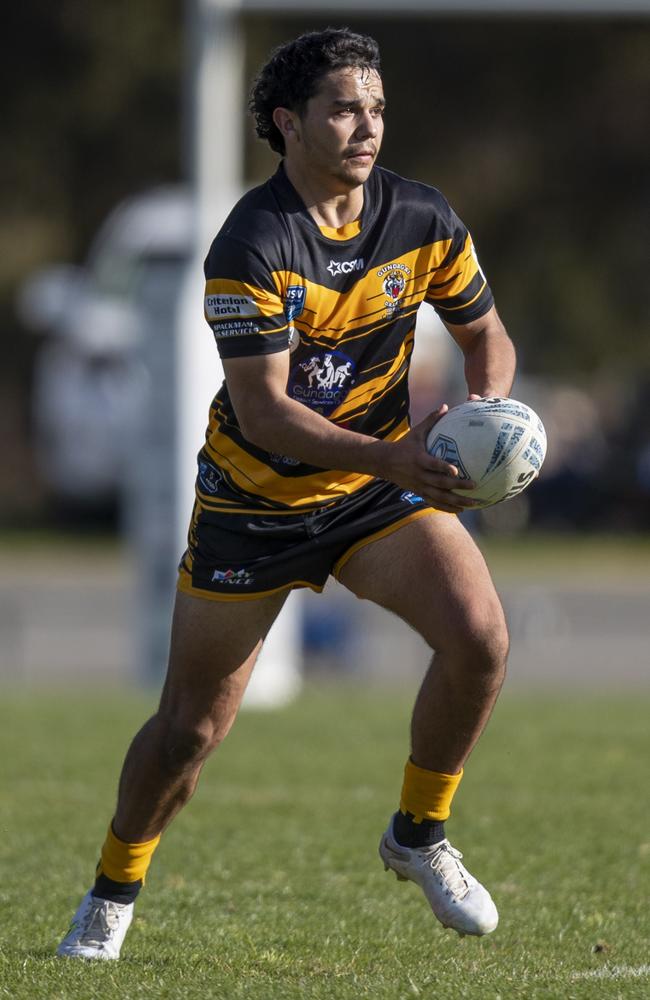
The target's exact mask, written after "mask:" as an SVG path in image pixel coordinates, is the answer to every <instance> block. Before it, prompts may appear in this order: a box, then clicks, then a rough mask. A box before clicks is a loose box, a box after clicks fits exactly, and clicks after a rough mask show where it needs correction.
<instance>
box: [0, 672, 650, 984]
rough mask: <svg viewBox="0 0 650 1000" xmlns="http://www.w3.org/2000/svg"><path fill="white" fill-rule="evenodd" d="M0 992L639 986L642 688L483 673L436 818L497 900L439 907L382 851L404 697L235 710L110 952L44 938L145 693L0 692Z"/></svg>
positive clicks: (76, 871)
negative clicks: (528, 686) (474, 711)
mask: <svg viewBox="0 0 650 1000" xmlns="http://www.w3.org/2000/svg"><path fill="white" fill-rule="evenodd" d="M4 694H5V697H4V698H3V707H2V709H1V710H0V750H1V753H0V760H1V761H2V765H1V766H2V771H3V772H4V773H3V778H2V782H1V784H0V787H1V788H2V790H3V791H2V795H3V798H2V803H1V807H2V808H1V812H0V852H1V855H0V865H1V868H0V870H1V877H0V911H1V912H2V915H3V919H2V930H1V932H0V933H1V938H0V944H1V950H0V997H11V998H18V1000H41V998H47V1000H55V998H66V1000H90V998H95V997H97V998H103V1000H113V998H115V1000H117V998H120V1000H124V998H126V1000H128V998H142V997H146V998H179V1000H180V998H183V1000H185V998H190V1000H195V998H196V1000H199V998H201V1000H203V998H219V1000H221V998H223V1000H230V998H240V997H241V998H244V997H245V998H247V1000H276V998H277V1000H280V998H281V1000H285V998H286V1000H293V998H296V1000H297V998H301V1000H302V998H310V1000H311V998H314V1000H325V998H328V1000H329V998H332V1000H348V998H349V1000H352V998H354V1000H356V998H359V997H368V998H373V1000H375V998H376V1000H402V998H403V1000H406V998H409V1000H411V998H414V997H427V998H433V1000H458V998H470V1000H498V998H500V1000H509V998H522V1000H536V998H542V997H544V998H561V1000H571V998H580V1000H582V998H585V1000H587V998H588V1000H593V998H601V997H612V998H614V997H616V998H618V997H623V998H626V1000H627V998H639V1000H641V998H647V997H648V996H650V948H649V940H650V921H649V917H648V886H649V882H650V879H649V871H648V869H649V867H650V826H649V824H648V804H647V787H648V781H647V776H648V772H647V766H648V750H649V749H650V747H649V739H648V725H647V720H648V715H649V713H650V696H648V695H647V694H646V695H639V694H638V693H637V694H636V695H635V696H632V695H629V696H628V695H624V694H621V695H620V696H616V697H607V698H605V697H603V698H602V699H598V698H591V699H589V700H584V699H582V698H580V697H579V696H577V695H571V696H570V697H560V696H559V695H558V696H557V697H549V696H548V695H544V696H541V697H540V696H536V695H534V694H532V693H530V694H527V695H526V696H520V695H517V696H516V697H514V696H513V697H508V696H507V695H506V696H504V698H503V699H502V701H501V703H500V705H499V707H498V709H497V712H496V714H495V716H494V718H493V720H492V723H491V725H490V727H489V729H488V731H487V733H486V734H485V736H484V738H483V741H482V743H481V744H480V746H479V749H478V750H477V752H476V754H475V756H474V757H473V759H472V761H471V765H470V766H469V767H468V769H467V774H466V777H465V780H464V782H463V786H462V788H461V791H460V793H459V795H458V798H457V804H456V806H455V809H454V816H453V819H452V822H451V823H450V824H449V832H450V835H451V836H452V839H453V840H454V841H455V842H456V843H457V844H458V845H459V846H460V847H461V848H462V849H463V850H464V852H465V855H466V860H467V862H468V865H469V867H470V869H471V870H473V871H474V872H475V873H476V874H477V875H478V876H479V877H480V878H481V879H482V880H483V881H484V882H485V883H486V884H487V885H488V886H489V887H490V889H491V890H492V892H493V895H494V897H495V899H496V901H497V904H498V906H499V908H500V912H501V924H500V926H499V928H498V930H497V931H496V932H495V933H494V934H493V935H491V936H489V937H488V938H484V939H480V940H479V939H471V938H465V939H463V940H461V939H460V938H458V937H457V936H456V935H455V934H453V933H452V932H450V931H444V930H443V929H442V928H441V927H440V926H439V925H438V924H437V923H436V921H435V920H434V918H433V917H432V916H431V914H430V913H429V911H428V908H427V905H426V903H425V901H424V899H423V897H422V896H421V895H420V893H419V890H418V889H417V888H416V887H415V886H413V885H411V884H402V883H398V882H397V881H396V880H395V879H394V878H393V876H392V875H386V874H385V873H384V872H383V869H382V867H381V864H380V862H379V859H378V857H377V854H376V846H377V842H378V840H379V836H380V833H381V832H382V830H383V828H384V826H385V823H386V820H387V817H388V815H389V813H390V811H391V810H392V809H393V808H394V805H395V801H396V797H397V795H398V791H399V785H400V781H401V771H402V767H403V762H404V756H405V752H406V731H407V724H408V714H409V701H410V697H407V696H405V695H402V694H397V695H396V693H395V691H393V690H386V689H384V690H377V691H370V692H363V691H362V690H360V689H359V688H357V687H331V688H328V687H325V688H310V689H308V690H307V692H306V694H305V695H304V696H303V697H302V698H301V699H300V700H299V701H298V702H297V703H295V704H294V705H292V706H291V707H290V708H288V709H286V710H283V711H281V712H276V713H269V714H260V713H252V712H251V713H246V714H243V715H242V716H241V718H240V720H239V722H238V723H237V725H236V727H235V730H234V731H233V733H232V735H231V736H230V737H229V739H228V741H227V743H226V745H225V746H224V747H223V748H222V750H221V751H220V752H219V753H218V754H217V755H216V756H215V757H214V758H213V759H212V760H211V761H210V762H209V764H208V765H207V767H206V771H205V773H204V776H203V779H202V783H201V786H200V787H199V791H198V793H197V796H196V797H195V799H194V801H193V802H192V803H191V804H190V805H189V807H188V808H187V810H186V811H185V812H184V813H183V814H182V815H181V816H180V817H179V818H178V819H177V821H176V822H175V823H174V825H173V826H172V827H171V828H170V830H169V831H168V833H167V834H166V836H165V838H164V839H163V843H162V845H161V847H160V849H159V851H158V853H157V855H156V858H155V861H154V864H153V866H152V869H151V873H150V875H149V879H148V883H147V889H146V891H145V892H144V893H143V894H142V896H141V898H140V900H139V901H138V905H137V916H136V919H135V921H134V924H133V927H132V929H131V931H130V932H129V936H128V937H127V942H126V944H125V946H124V951H123V959H122V960H121V961H120V962H119V963H105V964H86V963H77V962H64V961H62V960H58V959H55V958H54V957H53V952H54V949H55V947H56V944H57V942H58V940H59V939H60V937H61V936H62V934H63V932H64V931H65V930H66V928H67V924H68V921H69V918H70V916H71V914H72V911H73V909H74V908H75V907H76V905H77V903H78V901H79V899H80V897H81V895H82V893H83V892H84V891H85V890H86V888H87V887H88V885H89V882H90V880H91V874H92V869H93V865H94V861H95V859H96V856H97V853H98V847H99V845H100V843H101V841H102V839H103V835H104V830H105V827H106V824H107V822H108V820H109V818H110V814H111V809H112V804H113V799H114V788H115V781H116V777H117V774H118V771H119V767H120V762H121V758H122V756H123V753H124V750H125V747H126V742H127V740H128V738H129V736H130V735H131V734H132V732H133V731H134V729H135V728H136V727H137V725H138V724H139V722H140V721H141V720H142V719H143V718H144V717H145V715H146V713H147V711H148V710H149V708H150V706H151V704H152V702H153V698H147V697H145V696H144V695H142V694H131V695H127V694H125V695H119V696H118V695H115V694H114V693H113V694H110V695H107V696H106V697H100V696H98V695H96V694H95V695H93V694H92V693H91V694H84V693H83V692H78V693H76V694H73V695H72V696H71V697H70V699H69V701H68V702H67V703H66V702H64V700H63V698H62V696H61V695H60V694H55V693H48V694H42V693H33V694H30V695H27V694H24V693H23V694H17V693H15V692H9V693H8V692H5V693H4Z"/></svg>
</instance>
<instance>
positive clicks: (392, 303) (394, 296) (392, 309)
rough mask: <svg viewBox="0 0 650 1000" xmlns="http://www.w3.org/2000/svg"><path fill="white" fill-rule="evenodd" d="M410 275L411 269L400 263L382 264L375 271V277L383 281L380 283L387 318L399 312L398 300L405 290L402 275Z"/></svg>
mask: <svg viewBox="0 0 650 1000" xmlns="http://www.w3.org/2000/svg"><path fill="white" fill-rule="evenodd" d="M410 273H411V268H410V267H409V266H408V265H407V264H401V263H399V264H384V266H383V267H380V268H379V270H378V271H377V277H378V278H383V279H384V280H383V281H382V288H383V289H384V295H385V296H386V301H385V303H384V305H385V306H386V315H387V316H388V317H389V318H390V317H391V316H394V315H395V313H397V312H399V308H400V301H399V300H400V299H401V297H402V295H403V294H404V291H405V290H406V278H405V277H404V275H409V274H410Z"/></svg>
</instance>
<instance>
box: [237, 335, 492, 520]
mask: <svg viewBox="0 0 650 1000" xmlns="http://www.w3.org/2000/svg"><path fill="white" fill-rule="evenodd" d="M289 356H290V355H289V351H280V352H277V353H274V354H265V355H258V356H251V357H244V358H224V359H223V367H224V371H225V375H226V383H227V385H228V393H229V395H230V399H231V402H232V405H233V407H234V410H235V413H236V415H237V420H238V423H239V426H240V428H241V431H242V433H243V435H244V437H246V438H247V440H249V441H250V442H251V443H252V444H255V445H257V446H258V447H259V448H264V449H265V450H266V451H272V452H280V453H281V454H283V455H289V456H290V457H291V458H296V459H298V460H299V461H301V462H306V463H307V464H309V465H315V466H318V467H320V468H324V469H341V470H343V471H351V472H359V473H365V474H368V475H371V476H376V477H378V478H381V479H386V480H388V481H389V482H392V483H396V484H397V485H398V486H402V487H403V488H404V489H407V490H411V491H412V492H414V493H418V494H419V495H420V496H422V497H424V499H425V500H427V501H428V502H429V503H430V504H431V505H432V506H434V507H436V508H438V509H439V510H445V511H449V512H451V513H460V512H461V511H462V510H465V509H467V507H471V506H472V502H471V501H470V500H468V499H466V498H461V497H459V496H457V495H456V494H454V493H451V492H450V490H452V489H458V488H461V489H462V488H465V489H470V488H471V486H472V485H474V484H469V483H467V482H463V483H461V482H459V481H458V472H457V470H456V469H455V468H454V467H453V466H452V465H449V464H448V463H447V462H443V461H442V460H440V459H437V458H432V457H431V456H430V455H429V454H428V453H427V451H426V448H425V440H426V436H427V434H428V432H429V430H430V429H431V427H432V426H433V424H434V423H435V422H436V420H437V419H439V418H440V416H442V414H443V413H444V412H445V408H443V407H441V408H440V410H437V411H435V412H434V413H432V414H430V415H429V416H428V417H427V418H426V419H425V420H423V421H422V423H420V424H418V426H417V427H414V428H412V429H411V430H410V431H409V433H408V434H406V435H405V436H404V437H403V438H401V439H400V440H399V441H382V440H379V439H377V438H373V437H369V436H368V435H366V434H358V433H356V432H354V431H349V430H346V429H345V428H343V427H338V426H337V425H336V424H334V423H333V422H332V421H330V420H327V419H326V418H325V417H323V416H321V415H320V414H319V413H316V412H315V411H313V410H311V409H309V407H307V406H304V405H303V404H302V403H299V402H297V401H296V400H294V399H291V398H290V397H289V396H288V395H287V392H286V387H287V380H288V377H289Z"/></svg>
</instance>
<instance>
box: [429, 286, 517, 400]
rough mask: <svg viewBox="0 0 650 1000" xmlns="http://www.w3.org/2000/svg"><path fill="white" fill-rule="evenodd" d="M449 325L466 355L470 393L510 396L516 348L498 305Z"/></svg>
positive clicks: (475, 394) (466, 370)
mask: <svg viewBox="0 0 650 1000" xmlns="http://www.w3.org/2000/svg"><path fill="white" fill-rule="evenodd" d="M445 326H446V327H447V329H448V330H449V332H450V334H451V335H452V337H453V338H454V340H455V341H456V343H457V344H458V346H459V347H460V349H461V351H462V352H463V355H464V356H465V379H466V381H467V389H468V392H469V394H470V396H508V395H509V394H510V390H511V388H512V382H513V379H514V377H515V366H516V358H515V348H514V345H513V343H512V341H511V340H510V337H509V336H508V333H507V331H506V328H505V326H504V325H503V323H502V322H501V320H500V319H499V315H498V313H497V311H496V308H495V307H494V306H492V308H491V309H489V310H488V312H486V313H485V315H483V316H481V317H479V319H475V320H472V321H471V322H470V323H463V324H459V325H456V324H454V323H449V322H445Z"/></svg>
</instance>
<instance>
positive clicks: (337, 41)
mask: <svg viewBox="0 0 650 1000" xmlns="http://www.w3.org/2000/svg"><path fill="white" fill-rule="evenodd" d="M384 107H385V100H384V93H383V88H382V80H381V75H380V63H379V53H378V48H377V45H376V43H375V42H374V40H373V39H371V38H369V37H367V36H362V35H357V34H353V33H352V32H350V31H349V30H347V29H327V30H326V31H322V32H313V33H309V34H306V35H302V36H301V37H299V38H298V39H296V40H294V41H292V42H290V43H288V44H285V45H283V46H281V47H280V48H278V49H277V50H276V51H275V52H273V53H272V54H271V56H270V58H269V60H268V62H267V64H266V65H265V66H264V67H263V69H262V70H261V72H260V74H259V76H258V78H257V80H256V81H255V83H254V86H253V90H252V96H251V110H252V112H253V115H254V117H255V120H256V128H257V133H258V136H259V137H260V138H262V139H265V140H267V141H268V142H269V143H270V145H271V148H272V149H273V150H275V151H276V152H277V153H278V154H279V156H280V158H281V159H280V164H279V167H278V169H277V172H276V173H275V174H274V175H273V176H272V177H271V178H270V179H269V180H268V181H267V182H266V183H265V184H263V185H261V186H260V187H258V188H256V189H255V190H252V191H250V192H249V193H248V194H246V195H245V196H244V197H243V198H242V199H241V200H240V201H239V202H238V204H237V205H236V206H235V207H234V209H233V211H232V213H231V214H230V216H229V217H228V219H227V220H226V222H225V223H224V225H223V227H222V228H221V230H220V232H219V233H218V235H217V237H216V239H215V240H214V242H213V244H212V247H211V248H210V251H209V253H208V257H207V260H206V262H205V276H206V294H205V315H206V319H207V322H208V324H209V325H210V327H211V328H212V331H213V334H214V337H215V339H216V345H217V348H218V350H219V354H220V356H221V359H222V361H223V367H224V372H225V381H224V384H223V385H222V386H221V388H220V389H219V391H218V393H217V395H216V396H215V398H214V400H213V402H212V406H211V412H210V422H209V427H208V431H207V436H206V441H205V444H204V446H203V447H202V449H201V451H200V453H199V458H198V477H197V481H196V502H195V506H194V511H193V515H192V520H191V524H190V529H189V539H188V548H187V551H186V553H185V555H184V556H183V558H182V560H181V563H180V567H179V582H178V594H177V600H176V606H175V611H174V617H173V624H172V638H171V652H170V659H169V667H168V673H167V678H166V681H165V685H164V689H163V692H162V697H161V701H160V706H159V708H158V711H157V712H156V714H155V715H154V716H153V717H152V718H151V719H149V721H148V722H146V724H145V725H144V726H143V728H142V729H141V730H140V732H139V733H138V734H137V735H136V736H135V738H134V740H133V743H132V744H131V747H130V749H129V750H128V753H127V756H126V760H125V763H124V767H123V771H122V776H121V780H120V784H119V793H118V802H117V808H116V811H115V814H114V817H113V819H112V822H111V823H110V826H109V829H108V832H107V836H106V841H105V843H104V845H103V847H102V850H101V858H100V861H99V864H98V867H97V872H96V879H95V884H94V887H93V888H92V889H91V890H90V892H88V894H87V895H86V896H85V897H84V899H83V901H82V903H81V905H80V907H79V909H78V910H77V913H76V914H75V916H74V919H73V924H72V928H71V930H70V932H69V933H68V935H67V936H66V938H65V939H64V941H63V942H62V943H61V945H60V946H59V949H58V954H59V955H64V956H71V957H80V958H91V959H92V958H95V959H116V958H118V957H119V953H120V948H121V945H122V942H123V940H124V936H125V934H126V931H127V929H128V926H129V924H130V922H131V919H132V915H133V906H134V902H135V899H136V896H137V895H138V892H139V891H140V889H141V887H142V885H143V883H144V879H145V874H146V871H147V868H148V866H149V863H150V861H151V858H152V855H153V852H154V850H155V848H156V846H157V845H158V842H159V840H160V836H161V834H162V832H163V831H164V830H165V828H166V827H167V825H168V824H169V823H170V822H171V820H172V819H173V818H174V816H175V815H176V813H177V812H178V811H179V810H180V809H181V808H182V807H183V806H184V805H185V803H186V802H187V801H188V800H189V798H190V797H191V795H192V793H193V792H194V789H195V787H196V784H197V780H198V777H199V773H200V771H201V768H202V766H203V763H204V762H205V760H206V758H207V757H208V755H209V754H210V753H211V751H212V750H214V749H215V747H217V746H218V745H219V743H220V742H221V741H222V740H223V739H224V737H225V736H226V734H227V733H228V731H229V729H230V727H231V726H232V724H233V722H234V720H235V716H236V714H237V710H238V708H239V705H240V702H241V699H242V696H243V694H244V690H245V688H246V684H247V681H248V679H249V677H250V674H251V671H252V669H253V666H254V663H255V660H256V657H257V655H258V653H259V651H260V648H261V646H262V643H263V641H264V638H265V636H266V635H267V633H268V631H269V629H270V627H271V625H272V624H273V621H274V620H275V618H276V617H277V615H278V613H279V612H280V610H281V608H282V605H283V603H284V601H285V600H286V597H287V595H288V593H289V591H290V590H291V589H292V588H294V587H310V588H312V589H313V590H316V591H320V590H322V588H323V586H324V585H325V582H326V580H327V578H328V576H329V575H330V574H332V575H333V576H334V577H335V578H336V579H337V580H339V581H340V582H341V583H342V584H343V586H345V587H347V588H348V590H350V591H351V592H352V593H353V594H355V595H356V596H357V597H361V598H366V599H368V600H371V601H374V602H376V603H377V604H379V605H381V606H382V607H384V608H388V609H389V610H391V611H392V612H394V613H395V614H397V615H399V616H400V617H401V618H403V619H404V620H405V621H406V622H408V623H409V624H410V625H411V626H412V627H413V628H415V629H416V630H417V631H418V632H419V633H420V634H421V635H422V636H423V638H424V639H425V640H426V641H427V643H428V644H429V645H430V646H431V648H432V650H434V651H435V652H434V655H433V659H432V662H431V664H430V666H429V668H428V670H427V673H426V675H425V677H424V680H423V682H422V686H421V688H420V691H419V693H418V695H417V698H416V701H415V707H414V710H413V717H412V725H411V745H410V755H409V756H408V759H407V760H406V765H405V770H404V781H403V786H402V791H401V797H400V800H399V805H398V808H397V810H396V812H395V814H394V815H393V816H392V818H391V819H390V821H389V823H388V828H387V830H386V831H385V833H384V834H383V835H382V837H381V841H380V847H379V853H380V856H381V859H382V861H383V863H384V866H385V868H386V869H392V870H393V871H394V872H395V873H396V874H397V877H398V878H400V879H409V880H412V881H414V882H416V883H417V884H418V885H420V886H421V888H422V889H423V891H424V894H425V896H426V898H427V900H428V902H429V904H430V906H431V908H432V910H433V913H434V914H435V916H436V917H437V918H438V920H439V921H440V922H441V923H442V924H443V925H445V926H448V927H452V928H454V929H455V930H457V931H458V932H459V933H462V934H474V935H482V934H486V933H489V932H490V931H492V930H494V928H495V927H496V925H497V921H498V915H497V910H496V907H495V905H494V903H493V901H492V899H491V897H490V895H489V893H488V892H487V890H486V889H485V888H484V887H483V886H482V885H481V884H480V883H479V882H478V881H477V880H476V879H475V878H474V877H473V876H472V875H471V874H470V873H469V872H468V871H467V869H466V868H465V867H464V865H463V864H462V863H461V854H460V852H459V851H457V850H455V849H454V848H453V847H452V846H451V845H450V843H449V841H448V840H447V838H446V835H445V820H446V819H447V818H448V816H449V813H450V806H451V801H452V798H453V795H454V793H455V791H456V789H457V787H458V785H459V782H460V780H461V778H462V775H463V766H464V764H465V761H466V759H467V757H468V756H469V754H470V752H471V750H472V748H473V747H474V745H475V743H476V741H477V739H478V738H479V736H480V734H481V732H482V730H483V728H484V726H485V725H486V722H487V720H488V717H489V715H490V712H491V710H492V707H493V705H494V702H495V699H496V697H497V694H498V692H499V689H500V687H501V684H502V680H503V676H504V671H505V661H506V655H507V646H508V638H507V631H506V625H505V622H504V616H503V612H502V609H501V606H500V603H499V600H498V598H497V595H496V593H495V590H494V587H493V585H492V582H491V579H490V576H489V573H488V570H487V568H486V565H485V563H484V561H483V559H482V557H481V555H480V553H479V551H478V549H477V548H476V546H475V545H474V542H473V541H472V539H471V538H470V536H469V535H468V533H467V531H466V530H465V528H464V527H463V526H462V524H461V523H460V521H459V519H458V517H457V516H456V515H457V514H459V513H461V512H462V511H464V510H467V509H468V508H470V507H471V506H472V502H471V500H469V499H468V498H464V497H463V496H462V494H461V495H459V494H458V493H457V492H452V490H455V489H458V488H460V489H462V488H463V487H467V488H471V487H472V486H473V484H472V483H471V482H464V483H463V482H459V479H458V470H457V469H456V468H455V467H454V466H453V465H451V464H448V463H445V462H444V461H441V460H439V459H436V458H432V457H431V456H429V455H428V453H427V452H426V450H425V445H424V442H425V438H426V435H427V432H428V431H429V430H430V428H431V427H432V426H433V424H434V423H435V422H436V420H438V419H439V418H440V416H441V415H442V414H443V413H444V412H445V411H446V405H441V406H439V407H438V408H437V409H435V410H434V411H433V412H431V413H430V414H429V415H428V416H427V418H426V419H425V420H423V421H422V422H421V423H420V424H418V425H417V426H415V427H410V424H409V415H408V408H409V400H408V389H407V378H408V370H409V360H410V357H411V352H412V348H413V336H414V327H415V319H416V313H417V310H418V307H419V305H420V303H422V302H423V301H426V302H429V303H431V304H432V305H433V306H434V307H435V308H436V310H437V311H438V314H439V315H440V317H441V318H442V320H443V321H444V323H445V324H446V327H447V329H448V330H449V332H450V334H451V336H452V337H453V339H454V340H455V342H456V343H457V344H458V345H459V347H460V349H461V351H462V352H463V354H464V359H465V374H466V380H467V387H468V393H469V397H470V398H479V397H483V396H490V395H498V396H505V395H507V394H508V393H509V391H510V387H511V384H512V379H513V373H514V366H515V359H514V350H513V347H512V343H511V341H510V339H509V337H508V335H507V333H506V331H505V329H504V327H503V325H502V323H501V321H500V319H499V317H498V315H497V312H496V310H495V306H494V300H493V296H492V293H491V291H490V288H489V286H488V284H487V282H486V279H485V277H484V275H483V272H482V271H481V268H480V266H479V264H478V260H477V256H476V253H475V251H474V247H473V244H472V240H471V237H470V235H469V233H468V231H467V229H466V228H465V226H464V225H463V223H462V222H461V221H460V219H459V218H458V217H457V216H456V215H455V213H454V212H453V210H452V209H451V208H450V206H449V204H448V203H447V201H446V200H445V199H444V197H443V196H442V195H441V194H440V192H439V191H437V190H436V189H435V188H433V187H429V186H428V185H426V184H423V183H418V182H415V181H411V180H405V179H404V178H402V177H400V176H398V175H396V174H394V173H391V172H390V171H388V170H386V169H383V168H381V167H378V166H376V165H375V162H376V160H377V156H378V154H379V150H380V147H381V141H382V135H383V129H384V122H383V115H384ZM415 138H416V137H414V140H415ZM396 805H397V802H396Z"/></svg>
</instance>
